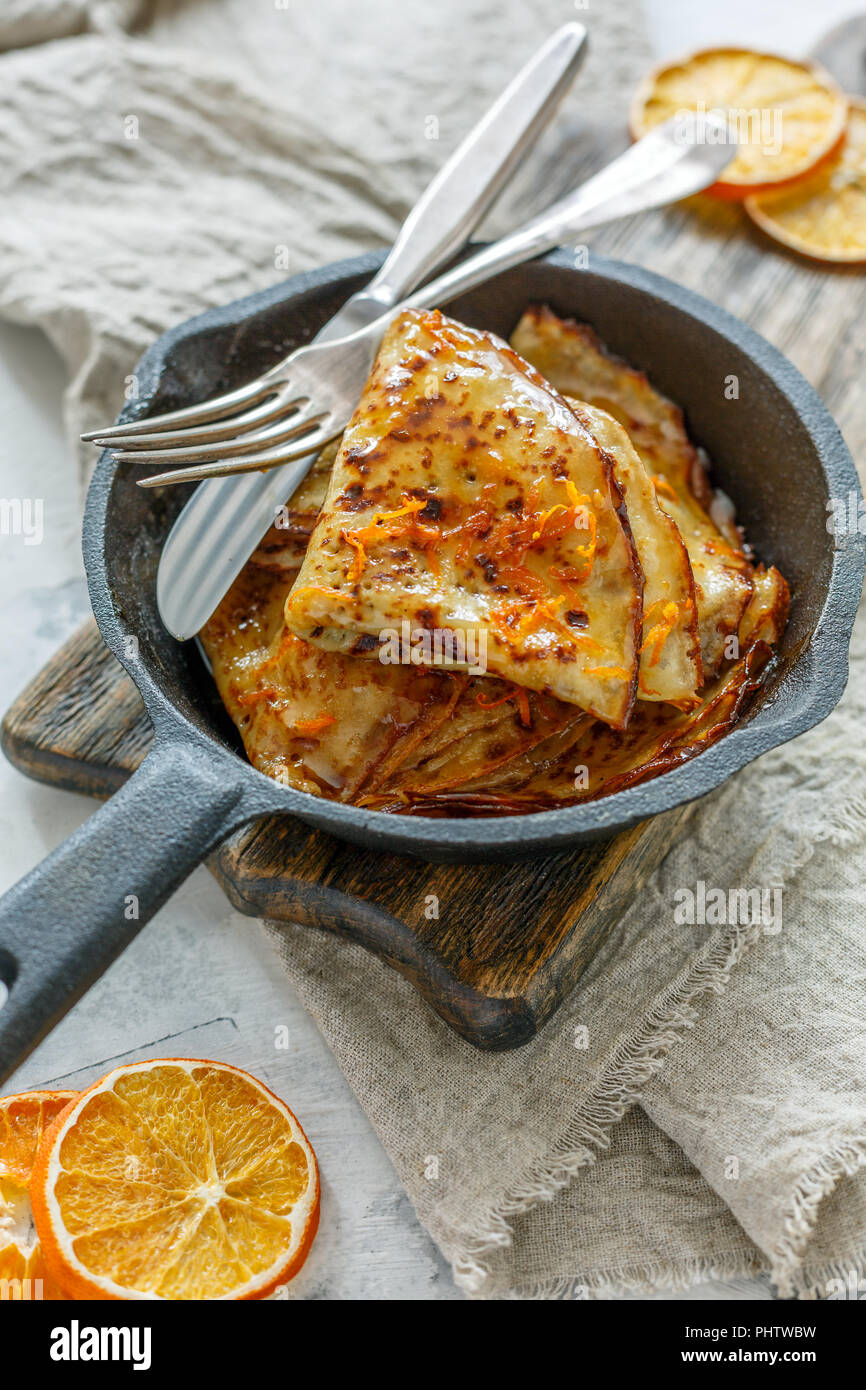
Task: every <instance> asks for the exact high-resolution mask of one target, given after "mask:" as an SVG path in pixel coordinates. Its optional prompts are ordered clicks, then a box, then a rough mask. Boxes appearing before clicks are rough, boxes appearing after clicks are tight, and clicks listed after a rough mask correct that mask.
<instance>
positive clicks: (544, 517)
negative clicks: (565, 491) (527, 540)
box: [532, 502, 566, 541]
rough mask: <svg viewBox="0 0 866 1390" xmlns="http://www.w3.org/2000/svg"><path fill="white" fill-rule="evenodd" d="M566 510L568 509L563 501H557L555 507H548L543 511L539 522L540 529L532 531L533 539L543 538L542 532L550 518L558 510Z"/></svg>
mask: <svg viewBox="0 0 866 1390" xmlns="http://www.w3.org/2000/svg"><path fill="white" fill-rule="evenodd" d="M565 510H566V508H565V506H564V504H563V503H562V502H557V503H556V504H555V505H554V506H553V507H548V509H547V511H546V512H542V513H541V517H540V519H539V522H538V530H537V531H533V533H532V539H533V541H540V540H541V533H542V531H543V530H544V528H545V526H546V525H547V522H548V521H549V520H550V518H551V517H552V516H553V515H554V514H555V513H556V512H564V511H565Z"/></svg>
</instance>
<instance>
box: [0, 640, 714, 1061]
mask: <svg viewBox="0 0 866 1390" xmlns="http://www.w3.org/2000/svg"><path fill="white" fill-rule="evenodd" d="M151 741H152V733H151V728H150V722H149V720H148V718H147V715H146V714H145V711H144V706H143V705H142V703H141V699H140V697H139V695H138V692H137V690H136V689H135V686H134V685H133V683H132V681H131V680H130V679H129V677H128V676H127V675H126V673H125V672H124V671H123V669H122V667H121V666H120V665H119V664H118V663H117V661H116V660H115V659H114V657H113V656H112V655H111V653H110V652H109V651H108V650H107V648H106V647H105V646H104V644H103V642H102V638H101V637H100V635H99V631H98V629H97V627H96V624H95V623H94V622H92V621H90V622H88V623H87V624H86V625H85V626H84V627H82V628H81V629H80V630H79V631H78V632H77V633H76V634H75V635H74V636H73V637H72V638H70V640H69V641H68V642H67V643H66V645H65V646H64V647H62V648H61V650H60V651H59V652H58V653H57V655H56V656H55V657H54V659H53V660H52V661H51V662H49V664H48V665H47V666H46V667H45V668H44V670H42V671H41V672H40V673H39V675H38V676H37V677H36V679H35V680H34V681H32V682H31V684H30V685H29V686H28V687H27V688H26V690H24V691H23V692H22V693H21V695H20V696H19V697H18V699H17V700H16V701H15V703H14V705H13V706H12V707H11V709H10V710H9V711H8V713H7V715H6V717H5V719H4V720H3V726H2V742H3V750H4V752H5V753H6V756H7V757H8V758H9V759H10V760H11V761H12V762H13V763H14V764H15V766H16V767H18V768H20V770H21V771H22V772H25V773H27V775H28V776H30V777H35V778H37V779H38V780H39V781H42V782H48V783H50V784H51V785H52V786H56V787H63V788H66V789H67V790H70V791H77V792H85V793H87V794H88V795H90V796H97V797H107V796H110V795H111V794H112V792H115V791H116V790H117V788H118V787H119V786H120V785H121V784H122V783H123V781H124V780H125V779H126V778H127V777H128V776H129V775H130V774H131V773H132V772H133V771H134V770H135V768H136V767H137V766H138V764H139V763H140V762H141V760H142V759H143V758H144V756H145V754H146V753H147V752H148V750H149V748H150V745H151ZM689 809H690V808H688V807H685V808H682V809H679V810H676V811H673V812H669V813H667V814H666V815H663V816H657V817H656V818H655V819H654V820H652V821H645V822H644V823H643V824H642V825H639V826H637V827H635V828H634V829H632V830H630V831H627V832H625V833H624V834H621V835H617V836H616V837H615V838H612V839H610V840H607V841H606V842H604V843H602V844H594V845H588V846H584V847H582V848H580V849H575V850H571V851H569V852H568V853H564V854H557V855H553V856H549V857H545V858H537V859H534V860H530V861H525V862H522V863H516V864H495V865H491V864H470V865H459V864H426V863H423V862H422V861H420V860H417V859H409V858H401V857H398V856H396V855H389V854H378V853H373V852H372V851H369V850H364V849H359V848H358V847H357V846H354V845H347V844H344V843H342V842H341V841H338V840H335V839H333V838H331V837H330V836H329V835H326V834H323V833H322V832H320V831H317V830H311V829H309V828H308V827H307V826H305V825H303V824H301V823H300V822H298V821H295V820H293V819H292V818H291V817H289V816H270V817H267V818H266V819H263V820H260V821H258V822H256V823H255V824H253V825H250V826H248V827H247V828H246V829H245V830H242V831H240V832H239V833H238V834H236V835H233V836H232V837H231V839H229V840H228V841H226V843H225V844H224V845H223V846H222V847H221V848H220V849H219V850H218V851H217V852H216V853H215V854H214V855H212V856H211V858H210V860H209V867H210V869H211V871H212V873H213V874H214V875H215V876H216V878H217V880H218V881H219V883H220V884H221V885H222V887H223V888H224V890H225V892H226V895H227V896H228V898H229V900H230V902H231V903H232V904H233V906H234V907H236V908H238V910H239V911H241V912H245V913H247V914H249V915H250V916H255V917H269V918H273V919H276V920H278V921H286V922H303V923H306V924H308V925H310V926H315V927H325V928H329V929H330V930H332V931H337V932H340V933H341V934H342V935H344V936H346V937H349V938H350V939H351V940H353V941H357V942H359V943H360V944H361V945H363V946H365V947H367V948H368V949H369V950H371V951H374V952H375V953H376V954H377V955H379V956H381V957H382V959H383V960H385V961H387V963H388V964H389V965H391V966H393V967H394V969H395V970H399V971H400V973H401V974H403V975H405V976H406V978H407V979H409V980H411V982H412V983H413V984H414V985H415V987H416V988H417V989H418V990H419V991H420V993H421V994H422V995H423V996H424V997H425V999H426V1000H427V1001H428V1003H429V1004H430V1005H432V1007H433V1008H434V1009H435V1010H436V1012H437V1013H438V1014H440V1015H441V1017H442V1018H443V1019H445V1021H446V1023H448V1024H450V1026H451V1027H452V1028H454V1029H455V1030H456V1031H457V1032H458V1033H460V1034H461V1035H462V1036H463V1037H464V1038H466V1039H467V1040H468V1041H469V1042H471V1043H474V1044H475V1046H476V1047H481V1048H486V1049H490V1050H494V1051H498V1050H504V1049H506V1048H511V1047H519V1046H520V1044H521V1043H525V1042H528V1041H529V1039H530V1038H531V1037H533V1036H534V1034H535V1033H536V1032H537V1030H538V1029H539V1028H540V1027H541V1026H542V1024H543V1023H544V1022H545V1020H546V1019H547V1018H549V1017H550V1015H551V1014H552V1013H553V1011H554V1010H555V1009H556V1007H557V1005H558V1004H559V1003H560V1002H561V1001H562V999H563V998H564V997H565V995H566V994H567V993H568V992H569V990H570V989H571V988H572V987H573V986H574V984H575V982H576V981H577V980H578V979H579V977H580V975H581V973H582V972H583V970H584V969H585V968H586V965H587V964H588V962H589V961H590V960H591V959H592V957H593V955H594V954H595V952H596V951H597V950H598V949H599V947H600V946H601V944H602V942H603V941H604V940H605V938H606V937H607V936H608V934H609V933H610V932H611V931H612V930H614V929H615V927H616V923H617V921H618V920H619V917H620V915H621V913H622V911H623V908H624V907H625V906H626V905H627V903H628V902H629V901H630V899H631V898H632V897H633V895H634V894H635V893H636V892H637V891H638V890H639V888H640V885H641V883H642V882H643V881H644V880H645V878H646V877H647V875H648V874H649V873H650V872H651V870H652V869H654V868H655V866H656V865H657V864H658V863H659V862H660V860H661V859H662V858H663V857H664V855H665V854H666V852H667V850H668V849H669V848H670V846H671V844H672V843H673V840H674V839H675V837H676V834H677V831H678V830H679V829H680V827H681V826H682V825H683V824H684V823H685V820H686V818H687V816H688V813H689Z"/></svg>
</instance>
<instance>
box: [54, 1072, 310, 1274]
mask: <svg viewBox="0 0 866 1390" xmlns="http://www.w3.org/2000/svg"><path fill="white" fill-rule="evenodd" d="M31 1187H32V1200H33V1213H34V1216H35V1219H36V1229H37V1231H38V1233H39V1238H40V1240H41V1242H42V1248H43V1251H44V1254H45V1261H46V1264H47V1266H48V1269H49V1272H50V1273H51V1275H52V1276H53V1278H54V1279H55V1280H56V1281H57V1283H58V1284H59V1285H60V1287H61V1288H62V1289H63V1290H64V1292H66V1293H67V1295H68V1296H70V1297H75V1298H100V1299H109V1298H120V1299H144V1298H148V1299H153V1298H158V1299H213V1298H220V1299H245V1298H263V1297H264V1296H265V1295H266V1294H268V1293H271V1292H272V1291H273V1290H274V1289H275V1288H276V1287H277V1286H278V1285H280V1284H284V1283H285V1282H286V1281H287V1280H288V1279H291V1278H292V1276H293V1275H295V1274H296V1273H297V1272H298V1270H299V1269H300V1267H301V1265H302V1264H303V1262H304V1260H305V1259H306V1257H307V1253H308V1251H309V1248H310V1245H311V1244H312V1241H313V1237H314V1236H315V1234H316V1227H317V1225H318V1220H319V1172H318V1167H317V1165H316V1157H315V1154H314V1153H313V1150H312V1148H311V1147H310V1144H309V1142H308V1141H307V1137H306V1135H305V1134H304V1131H303V1130H302V1129H301V1126H300V1125H299V1124H298V1121H297V1120H296V1119H295V1117H294V1115H293V1114H292V1112H291V1110H289V1109H288V1107H287V1106H286V1105H284V1104H283V1102H282V1101H281V1100H279V1099H278V1098H277V1096H275V1095H274V1094H273V1093H272V1092H271V1091H269V1090H268V1089H267V1087H266V1086H263V1085H262V1083H261V1082H260V1081H257V1080H256V1079H255V1077H253V1076H250V1075H249V1074H248V1073H247V1072H244V1071H240V1070H239V1069H238V1068H237V1067H232V1066H229V1065H227V1064H226V1063H223V1062H205V1061H195V1060H191V1059H187V1058H168V1059H166V1060H159V1061H149V1062H135V1063H132V1064H131V1065H129V1066H123V1067H118V1068H117V1069H116V1070H115V1071H112V1072H109V1074H108V1076H106V1077H103V1079H102V1080H101V1081H99V1082H97V1084H96V1085H95V1086H91V1087H90V1089H89V1090H88V1091H84V1092H83V1093H82V1095H81V1096H80V1097H79V1099H78V1100H77V1101H76V1102H75V1104H74V1105H72V1106H71V1107H70V1108H69V1109H68V1110H67V1111H66V1112H65V1113H64V1114H62V1115H60V1116H59V1117H58V1119H57V1121H56V1122H55V1124H54V1125H53V1126H52V1128H51V1129H50V1130H49V1131H48V1133H47V1134H46V1136H45V1139H44V1140H43V1143H42V1145H41V1147H40V1150H39V1154H38V1156H37V1159H36V1165H35V1168H34V1172H33V1181H32V1184H31Z"/></svg>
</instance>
